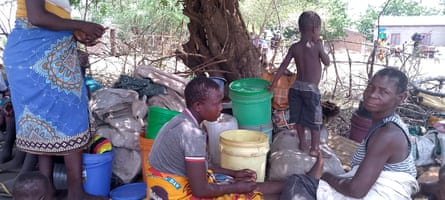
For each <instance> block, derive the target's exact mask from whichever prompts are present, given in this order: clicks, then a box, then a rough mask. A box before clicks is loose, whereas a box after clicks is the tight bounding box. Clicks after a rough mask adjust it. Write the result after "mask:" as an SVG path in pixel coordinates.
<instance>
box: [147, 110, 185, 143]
mask: <svg viewBox="0 0 445 200" xmlns="http://www.w3.org/2000/svg"><path fill="white" fill-rule="evenodd" d="M178 114H179V112H178V111H174V110H168V109H165V108H161V107H156V106H151V107H150V108H149V113H148V119H147V123H148V124H147V131H146V132H145V133H146V134H145V137H146V138H148V139H155V138H156V135H158V132H159V130H160V129H161V128H162V126H164V124H165V123H167V122H168V121H170V120H171V119H172V118H173V117H175V116H176V115H178Z"/></svg>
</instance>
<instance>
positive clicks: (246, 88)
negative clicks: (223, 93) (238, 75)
mask: <svg viewBox="0 0 445 200" xmlns="http://www.w3.org/2000/svg"><path fill="white" fill-rule="evenodd" d="M268 85H270V82H269V81H266V80H263V79H259V78H244V79H239V80H236V81H233V82H232V83H230V85H229V88H230V91H231V92H233V93H235V94H241V95H260V94H268V93H270V91H269V90H267V89H266V87H267V86H268Z"/></svg>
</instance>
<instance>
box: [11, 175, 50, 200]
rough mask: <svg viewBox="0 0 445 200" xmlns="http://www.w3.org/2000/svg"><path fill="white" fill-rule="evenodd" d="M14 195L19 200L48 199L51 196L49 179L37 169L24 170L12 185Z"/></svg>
mask: <svg viewBox="0 0 445 200" xmlns="http://www.w3.org/2000/svg"><path fill="white" fill-rule="evenodd" d="M12 196H13V198H14V199H17V200H34V199H36V200H38V199H47V198H49V197H50V196H51V194H50V184H49V180H48V178H47V177H46V176H44V175H43V174H42V173H40V172H37V171H35V172H24V173H22V174H20V175H19V176H17V179H16V180H15V182H14V185H13V186H12ZM45 197H46V198H45Z"/></svg>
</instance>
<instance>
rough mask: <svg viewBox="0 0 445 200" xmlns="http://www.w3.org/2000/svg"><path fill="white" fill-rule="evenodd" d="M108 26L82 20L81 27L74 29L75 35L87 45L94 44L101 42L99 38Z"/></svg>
mask: <svg viewBox="0 0 445 200" xmlns="http://www.w3.org/2000/svg"><path fill="white" fill-rule="evenodd" d="M105 30H106V28H104V27H103V26H101V25H99V24H96V23H92V22H82V26H81V28H80V29H76V30H74V31H73V35H74V37H75V38H76V40H77V41H79V42H81V43H83V44H85V45H87V46H93V45H96V44H97V43H99V40H98V39H99V38H100V37H102V35H103V34H104V33H105Z"/></svg>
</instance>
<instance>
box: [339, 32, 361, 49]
mask: <svg viewBox="0 0 445 200" xmlns="http://www.w3.org/2000/svg"><path fill="white" fill-rule="evenodd" d="M345 32H346V37H345V38H344V39H343V40H344V42H343V41H335V42H333V44H334V47H335V50H341V49H348V50H349V51H356V52H361V51H362V44H364V43H365V41H366V38H365V36H363V35H362V34H361V33H359V32H355V31H351V30H345Z"/></svg>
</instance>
